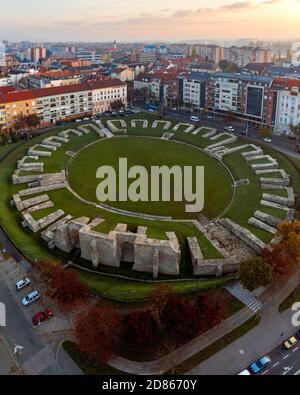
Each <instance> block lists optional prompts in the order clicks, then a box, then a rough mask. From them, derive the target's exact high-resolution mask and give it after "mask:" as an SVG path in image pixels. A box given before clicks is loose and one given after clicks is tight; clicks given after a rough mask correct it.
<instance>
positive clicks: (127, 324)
mask: <svg viewBox="0 0 300 395" xmlns="http://www.w3.org/2000/svg"><path fill="white" fill-rule="evenodd" d="M122 324H123V325H122V328H123V336H122V340H123V342H124V345H125V346H127V347H128V348H131V349H134V350H139V349H140V350H144V349H145V348H146V347H148V346H150V347H151V346H153V344H154V342H155V339H156V337H157V335H158V331H157V325H156V322H155V319H154V317H153V315H152V314H151V312H150V311H149V310H140V311H133V312H131V313H128V314H126V315H125V316H124V317H123V320H122Z"/></svg>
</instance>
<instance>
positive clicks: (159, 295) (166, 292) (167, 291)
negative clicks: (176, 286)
mask: <svg viewBox="0 0 300 395" xmlns="http://www.w3.org/2000/svg"><path fill="white" fill-rule="evenodd" d="M171 295H173V292H172V288H171V287H170V286H169V285H167V284H158V285H156V286H154V287H153V289H152V291H151V292H150V294H149V296H148V300H147V302H148V309H149V310H150V312H151V314H152V316H153V317H154V319H155V322H156V325H157V327H158V328H161V314H162V311H163V310H164V308H165V306H166V304H167V302H168V300H169V298H170V297H171Z"/></svg>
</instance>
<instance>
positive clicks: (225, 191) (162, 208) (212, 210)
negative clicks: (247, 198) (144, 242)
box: [68, 137, 233, 219]
mask: <svg viewBox="0 0 300 395" xmlns="http://www.w3.org/2000/svg"><path fill="white" fill-rule="evenodd" d="M119 158H127V159H128V168H130V167H132V166H136V165H139V166H143V167H145V168H146V169H147V170H148V172H149V170H150V167H151V166H168V167H173V166H175V165H178V166H180V167H181V168H183V166H193V167H195V166H204V168H205V206H204V210H203V212H202V213H203V214H204V215H205V216H206V217H207V218H209V219H214V218H216V217H218V216H219V215H220V214H221V213H222V212H223V211H224V210H225V209H226V208H227V207H228V205H229V204H230V202H231V199H232V194H233V190H232V179H231V176H230V174H229V173H228V172H227V170H226V168H225V167H224V166H223V165H222V164H221V163H219V162H218V161H217V160H216V159H214V158H211V157H210V156H208V155H207V154H206V153H204V152H203V151H201V150H199V149H198V148H196V147H192V146H189V145H185V144H182V143H177V142H174V141H165V140H160V139H155V138H147V137H114V138H112V139H105V140H100V141H98V142H96V143H93V144H91V145H89V146H87V147H85V148H83V149H82V150H81V151H79V152H78V154H77V155H76V156H75V157H74V158H73V159H72V160H71V161H70V163H69V166H68V179H69V183H70V186H71V188H72V189H73V190H74V191H75V192H76V193H77V194H78V195H79V196H80V197H81V198H83V199H85V200H86V201H89V202H92V203H96V204H100V203H102V202H99V201H98V199H97V196H96V189H97V186H98V184H99V183H100V182H101V179H97V178H96V173H97V170H98V168H99V167H100V166H112V167H113V168H114V169H116V172H117V174H118V168H119ZM194 174H195V172H194ZM132 181H133V180H132ZM132 181H129V185H130V183H131V182H132ZM193 183H194V184H195V177H194V180H193ZM118 192H119V189H118V186H117V196H118ZM171 195H172V196H173V193H172V194H171ZM103 203H104V204H106V205H109V206H111V207H114V208H120V209H122V210H126V211H131V212H136V213H143V214H147V215H155V216H164V217H173V218H174V219H192V218H196V217H197V216H198V214H199V213H195V214H190V213H186V212H185V206H186V204H187V202H175V201H171V202H162V201H160V202H151V201H149V202H141V201H139V202H131V201H127V202H123V201H122V202H120V201H116V202H103Z"/></svg>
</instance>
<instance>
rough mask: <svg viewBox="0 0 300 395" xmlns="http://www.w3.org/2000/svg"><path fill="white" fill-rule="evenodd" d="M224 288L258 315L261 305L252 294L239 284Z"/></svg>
mask: <svg viewBox="0 0 300 395" xmlns="http://www.w3.org/2000/svg"><path fill="white" fill-rule="evenodd" d="M224 288H225V289H226V291H227V292H229V293H231V295H233V296H234V297H235V298H237V299H238V300H239V301H240V302H242V303H243V304H244V305H245V306H247V307H248V308H249V309H250V310H252V311H253V312H254V313H258V312H259V311H260V310H261V309H262V308H263V304H262V303H261V301H260V300H259V299H258V298H256V297H255V296H254V293H252V292H250V291H248V289H246V288H244V287H243V286H242V284H241V283H240V282H236V283H234V284H231V285H226V286H225V287H224Z"/></svg>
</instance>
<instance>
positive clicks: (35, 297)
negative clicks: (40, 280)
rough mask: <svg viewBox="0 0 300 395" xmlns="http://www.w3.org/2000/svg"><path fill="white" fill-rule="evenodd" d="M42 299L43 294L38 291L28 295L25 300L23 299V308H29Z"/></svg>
mask: <svg viewBox="0 0 300 395" xmlns="http://www.w3.org/2000/svg"><path fill="white" fill-rule="evenodd" d="M40 297H41V294H40V293H39V292H38V291H33V292H31V293H30V294H28V295H27V296H26V297H25V298H24V299H22V305H23V306H29V305H30V304H32V303H34V302H36V301H37V300H39V299H40Z"/></svg>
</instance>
